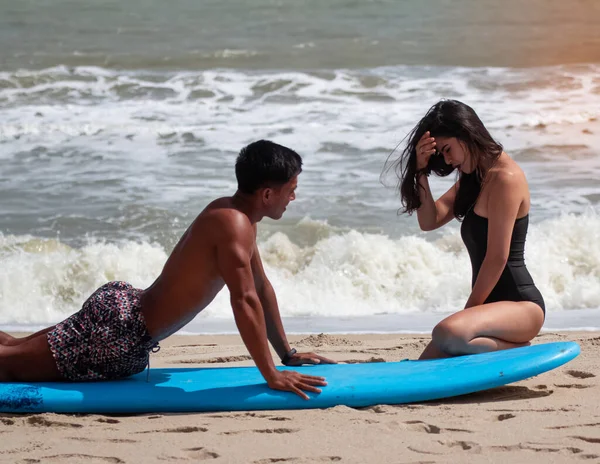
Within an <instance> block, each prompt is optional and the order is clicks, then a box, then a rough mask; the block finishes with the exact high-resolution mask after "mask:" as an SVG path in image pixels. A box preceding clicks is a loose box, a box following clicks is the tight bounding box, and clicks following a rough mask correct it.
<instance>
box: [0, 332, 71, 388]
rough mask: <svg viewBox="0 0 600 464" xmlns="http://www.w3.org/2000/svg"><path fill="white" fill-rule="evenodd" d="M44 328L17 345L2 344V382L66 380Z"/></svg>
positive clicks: (0, 347)
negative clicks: (51, 349) (60, 370)
mask: <svg viewBox="0 0 600 464" xmlns="http://www.w3.org/2000/svg"><path fill="white" fill-rule="evenodd" d="M47 332H48V330H43V331H41V332H39V333H37V334H34V335H35V336H30V337H29V338H28V340H27V341H24V342H23V343H20V344H18V345H15V346H5V345H0V382H56V381H61V380H62V381H64V378H63V377H62V376H61V375H60V372H59V371H58V368H57V367H56V362H55V361H54V357H53V356H52V352H51V351H50V346H49V345H48V340H47V338H46V333H47Z"/></svg>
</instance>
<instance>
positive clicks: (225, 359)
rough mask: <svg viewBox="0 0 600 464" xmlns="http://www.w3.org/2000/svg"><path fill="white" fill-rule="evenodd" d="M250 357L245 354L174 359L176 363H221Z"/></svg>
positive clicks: (249, 358) (244, 359) (245, 359)
mask: <svg viewBox="0 0 600 464" xmlns="http://www.w3.org/2000/svg"><path fill="white" fill-rule="evenodd" d="M251 359H252V357H251V356H248V355H246V354H243V355H240V356H218V357H216V358H208V359H201V358H198V359H181V360H179V361H175V362H176V363H178V364H217V363H219V364H221V363H231V362H238V361H249V360H251Z"/></svg>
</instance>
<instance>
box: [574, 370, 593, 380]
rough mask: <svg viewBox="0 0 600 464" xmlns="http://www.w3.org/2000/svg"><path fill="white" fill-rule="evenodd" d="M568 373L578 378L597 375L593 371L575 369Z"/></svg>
mask: <svg viewBox="0 0 600 464" xmlns="http://www.w3.org/2000/svg"><path fill="white" fill-rule="evenodd" d="M567 375H570V376H571V377H575V378H576V379H589V378H592V377H596V376H595V375H594V374H592V373H591V372H584V371H574V370H570V371H567Z"/></svg>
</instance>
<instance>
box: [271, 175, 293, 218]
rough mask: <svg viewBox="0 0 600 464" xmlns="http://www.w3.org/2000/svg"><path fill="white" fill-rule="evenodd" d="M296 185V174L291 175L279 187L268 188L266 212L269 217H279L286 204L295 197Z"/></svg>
mask: <svg viewBox="0 0 600 464" xmlns="http://www.w3.org/2000/svg"><path fill="white" fill-rule="evenodd" d="M297 187H298V176H297V175H296V176H294V177H292V178H291V179H290V180H289V181H288V182H287V183H286V184H283V185H282V186H281V187H278V188H274V189H270V190H271V191H270V195H269V204H270V205H269V206H270V207H269V212H268V214H267V216H268V217H270V218H271V219H281V216H283V213H284V212H285V210H286V208H287V205H289V204H290V202H291V201H294V200H295V199H296V188H297Z"/></svg>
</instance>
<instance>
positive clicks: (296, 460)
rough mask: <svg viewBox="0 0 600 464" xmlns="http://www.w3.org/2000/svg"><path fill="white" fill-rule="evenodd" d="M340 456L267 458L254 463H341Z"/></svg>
mask: <svg viewBox="0 0 600 464" xmlns="http://www.w3.org/2000/svg"><path fill="white" fill-rule="evenodd" d="M341 460H342V458H341V457H340V456H317V457H309V458H308V457H307V458H266V459H259V460H258V461H254V462H253V464H272V463H276V462H286V463H289V464H308V463H314V462H338V461H341Z"/></svg>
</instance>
